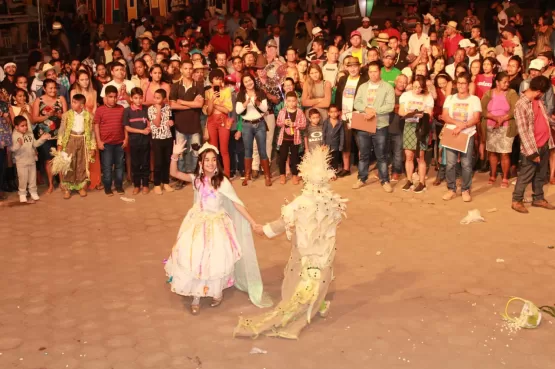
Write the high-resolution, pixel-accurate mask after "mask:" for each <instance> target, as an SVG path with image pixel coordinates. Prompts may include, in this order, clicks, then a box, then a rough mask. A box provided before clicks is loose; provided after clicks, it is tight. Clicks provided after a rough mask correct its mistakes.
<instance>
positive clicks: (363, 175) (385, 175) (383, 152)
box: [356, 127, 389, 184]
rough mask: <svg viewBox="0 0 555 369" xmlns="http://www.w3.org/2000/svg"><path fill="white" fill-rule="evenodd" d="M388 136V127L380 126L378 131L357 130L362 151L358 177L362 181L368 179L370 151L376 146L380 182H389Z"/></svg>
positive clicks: (359, 147)
mask: <svg viewBox="0 0 555 369" xmlns="http://www.w3.org/2000/svg"><path fill="white" fill-rule="evenodd" d="M387 136H388V127H383V128H379V129H378V130H376V133H368V132H365V131H357V133H356V138H357V145H358V150H359V152H360V155H359V161H358V179H359V180H360V181H362V182H366V181H367V180H368V167H369V166H370V151H371V149H372V146H374V154H375V155H376V160H377V162H378V164H377V166H378V176H379V177H380V183H381V184H384V183H386V182H389V172H388V170H387Z"/></svg>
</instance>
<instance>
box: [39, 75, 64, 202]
mask: <svg viewBox="0 0 555 369" xmlns="http://www.w3.org/2000/svg"><path fill="white" fill-rule="evenodd" d="M57 86H58V84H57V83H56V81H54V80H53V79H48V78H47V79H45V80H44V82H43V84H42V88H43V89H44V94H43V95H42V96H41V97H40V98H38V99H36V100H35V102H34V103H33V109H32V114H33V115H32V118H33V123H35V124H36V125H37V126H38V127H37V129H36V130H38V132H37V135H38V136H41V135H42V134H43V133H50V136H51V137H52V138H51V139H50V140H47V141H46V142H45V143H43V144H42V145H41V146H39V150H40V152H41V156H42V158H43V159H44V161H45V168H46V175H47V177H48V190H47V191H46V193H48V194H50V193H52V191H54V182H53V178H54V176H53V174H52V159H53V157H52V155H51V154H50V149H51V148H55V147H56V142H57V141H56V140H57V137H56V136H57V133H58V129H59V128H60V124H61V121H62V114H63V113H65V112H66V111H67V103H66V99H65V98H64V97H63V96H58V89H57Z"/></svg>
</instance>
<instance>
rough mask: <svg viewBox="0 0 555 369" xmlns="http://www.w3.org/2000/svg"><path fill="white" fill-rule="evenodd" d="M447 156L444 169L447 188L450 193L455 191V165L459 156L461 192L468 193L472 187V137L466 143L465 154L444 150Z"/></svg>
mask: <svg viewBox="0 0 555 369" xmlns="http://www.w3.org/2000/svg"><path fill="white" fill-rule="evenodd" d="M444 150H445V153H446V155H447V166H446V168H445V176H446V178H447V188H448V189H449V190H451V191H455V192H456V191H457V173H456V165H457V159H458V156H459V154H460V156H461V166H462V185H461V189H462V191H463V192H464V191H469V190H470V186H472V157H473V155H474V137H471V138H470V140H469V142H468V149H467V150H466V153H462V152H460V151H455V150H451V149H448V148H444Z"/></svg>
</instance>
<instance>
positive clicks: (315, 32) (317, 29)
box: [312, 27, 322, 36]
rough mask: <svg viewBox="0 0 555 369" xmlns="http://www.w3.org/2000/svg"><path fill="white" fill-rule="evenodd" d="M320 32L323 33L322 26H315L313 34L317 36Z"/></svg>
mask: <svg viewBox="0 0 555 369" xmlns="http://www.w3.org/2000/svg"><path fill="white" fill-rule="evenodd" d="M318 33H322V29H321V28H320V27H314V28H313V29H312V35H313V36H316V35H317V34H318Z"/></svg>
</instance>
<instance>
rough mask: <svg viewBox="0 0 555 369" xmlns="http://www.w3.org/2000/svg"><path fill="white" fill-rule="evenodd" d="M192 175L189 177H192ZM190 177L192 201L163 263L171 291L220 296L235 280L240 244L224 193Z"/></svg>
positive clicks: (201, 295)
mask: <svg viewBox="0 0 555 369" xmlns="http://www.w3.org/2000/svg"><path fill="white" fill-rule="evenodd" d="M192 177H193V176H192ZM193 179H194V182H193V183H194V184H195V185H194V188H195V204H194V205H193V207H192V208H191V209H190V210H189V212H188V213H187V215H186V216H185V219H183V222H182V224H181V227H180V229H179V233H178V235H177V241H176V243H175V246H174V247H173V250H172V253H171V255H170V257H169V258H168V261H167V262H166V265H165V270H166V274H167V276H168V278H169V279H168V280H169V283H170V285H171V290H172V292H175V293H177V294H179V295H183V296H198V297H204V296H210V297H220V296H221V295H222V291H223V290H224V289H226V288H228V287H232V286H233V285H234V283H235V279H234V269H235V263H236V262H237V261H238V260H239V259H241V254H242V253H241V246H240V243H239V242H238V239H237V235H236V232H235V227H234V224H233V221H232V219H231V217H230V215H229V214H228V213H227V212H226V210H225V208H224V201H225V196H224V195H223V194H222V193H220V191H219V190H214V189H213V188H212V186H210V184H209V183H208V182H206V181H205V182H204V183H203V184H199V183H198V182H199V180H198V179H195V178H194V177H193Z"/></svg>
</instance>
